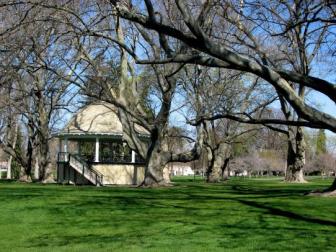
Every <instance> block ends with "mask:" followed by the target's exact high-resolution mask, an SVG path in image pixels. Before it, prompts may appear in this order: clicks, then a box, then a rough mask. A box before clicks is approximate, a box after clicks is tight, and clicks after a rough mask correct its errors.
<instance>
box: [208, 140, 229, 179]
mask: <svg viewBox="0 0 336 252" xmlns="http://www.w3.org/2000/svg"><path fill="white" fill-rule="evenodd" d="M207 149H208V152H211V155H209V157H210V158H211V159H210V160H209V162H208V169H207V182H208V183H218V182H220V181H221V180H222V174H223V167H224V165H225V160H226V159H227V158H228V149H229V148H228V144H226V143H220V144H218V146H217V148H216V149H211V148H209V147H208V148H207Z"/></svg>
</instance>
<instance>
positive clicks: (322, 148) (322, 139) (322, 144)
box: [316, 129, 327, 155]
mask: <svg viewBox="0 0 336 252" xmlns="http://www.w3.org/2000/svg"><path fill="white" fill-rule="evenodd" d="M326 152H327V137H326V134H325V130H324V129H320V130H319V131H318V135H317V139H316V155H320V154H324V153H326Z"/></svg>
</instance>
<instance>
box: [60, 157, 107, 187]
mask: <svg viewBox="0 0 336 252" xmlns="http://www.w3.org/2000/svg"><path fill="white" fill-rule="evenodd" d="M57 161H58V163H59V164H60V163H62V164H65V165H67V166H68V167H70V168H72V169H74V170H75V171H76V172H78V173H79V174H81V175H82V176H83V177H84V178H86V179H87V180H88V181H90V182H91V183H92V184H94V185H96V186H103V185H104V184H103V178H104V176H103V174H102V173H100V172H99V171H97V170H96V169H94V168H92V167H90V165H88V164H87V163H86V162H85V161H84V160H83V159H82V158H81V157H80V156H79V155H76V154H70V153H67V152H60V153H58V160H57Z"/></svg>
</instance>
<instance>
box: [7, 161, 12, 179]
mask: <svg viewBox="0 0 336 252" xmlns="http://www.w3.org/2000/svg"><path fill="white" fill-rule="evenodd" d="M12 161H13V156H9V158H8V162H7V179H12Z"/></svg>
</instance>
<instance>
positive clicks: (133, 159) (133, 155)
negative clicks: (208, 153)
mask: <svg viewBox="0 0 336 252" xmlns="http://www.w3.org/2000/svg"><path fill="white" fill-rule="evenodd" d="M132 163H135V151H134V150H132Z"/></svg>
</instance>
